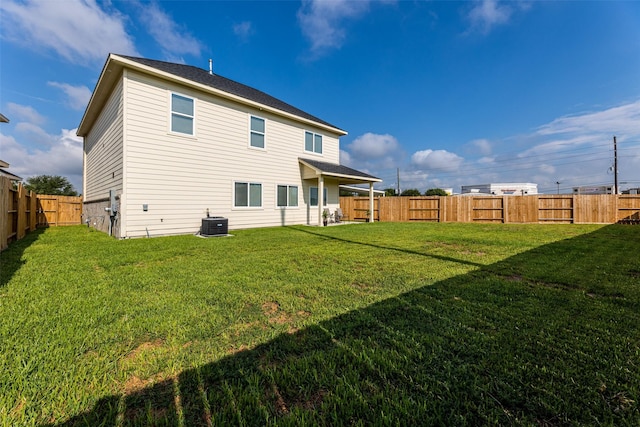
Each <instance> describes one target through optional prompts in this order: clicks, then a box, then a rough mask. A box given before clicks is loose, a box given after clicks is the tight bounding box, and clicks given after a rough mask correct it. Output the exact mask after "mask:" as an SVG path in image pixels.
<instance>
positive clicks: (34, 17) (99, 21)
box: [0, 0, 138, 64]
mask: <svg viewBox="0 0 640 427" xmlns="http://www.w3.org/2000/svg"><path fill="white" fill-rule="evenodd" d="M0 10H1V11H2V15H3V21H4V22H3V24H2V27H3V36H5V37H8V38H9V39H11V40H12V41H13V42H16V43H20V44H22V45H23V46H25V47H29V48H32V49H35V50H40V49H45V50H46V49H51V50H53V51H55V52H57V53H58V54H59V55H61V56H62V57H64V58H65V59H66V60H68V61H69V62H72V63H80V64H85V63H89V62H94V61H103V60H104V58H105V57H106V56H107V54H108V53H109V52H117V53H122V54H127V55H138V52H137V50H136V48H135V46H134V43H133V39H132V37H131V36H130V35H129V34H127V32H126V30H125V19H126V18H125V17H123V16H122V15H121V14H120V13H118V12H117V11H111V12H109V11H105V10H103V9H102V8H101V7H100V6H99V5H98V4H97V3H96V1H95V0H66V1H65V2H64V3H61V2H59V1H51V0H27V1H25V2H19V1H16V0H3V1H2V2H0Z"/></svg>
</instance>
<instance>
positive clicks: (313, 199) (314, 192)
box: [309, 187, 327, 206]
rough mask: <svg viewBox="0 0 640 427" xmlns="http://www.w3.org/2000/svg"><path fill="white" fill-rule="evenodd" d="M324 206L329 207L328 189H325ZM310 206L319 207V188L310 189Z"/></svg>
mask: <svg viewBox="0 0 640 427" xmlns="http://www.w3.org/2000/svg"><path fill="white" fill-rule="evenodd" d="M323 193H324V197H323V198H322V206H327V187H324V191H323ZM309 206H318V187H309Z"/></svg>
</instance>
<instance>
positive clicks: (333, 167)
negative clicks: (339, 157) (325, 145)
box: [300, 158, 380, 180]
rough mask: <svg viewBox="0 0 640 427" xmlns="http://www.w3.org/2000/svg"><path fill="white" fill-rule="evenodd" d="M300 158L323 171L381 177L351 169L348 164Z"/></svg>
mask: <svg viewBox="0 0 640 427" xmlns="http://www.w3.org/2000/svg"><path fill="white" fill-rule="evenodd" d="M300 160H301V161H303V162H305V163H307V164H308V165H310V166H313V167H314V168H316V169H318V170H320V171H322V172H326V173H330V174H336V175H347V176H355V177H360V178H366V179H376V180H380V178H377V177H375V176H373V175H369V174H368V173H364V172H360V171H359V170H355V169H351V168H350V167H347V166H342V165H338V164H335V163H328V162H321V161H318V160H311V159H303V158H300Z"/></svg>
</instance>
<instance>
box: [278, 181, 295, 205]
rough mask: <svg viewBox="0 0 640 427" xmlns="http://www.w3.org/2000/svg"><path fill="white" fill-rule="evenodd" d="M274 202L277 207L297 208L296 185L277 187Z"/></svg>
mask: <svg viewBox="0 0 640 427" xmlns="http://www.w3.org/2000/svg"><path fill="white" fill-rule="evenodd" d="M276 200H277V203H278V207H297V206H298V186H297V185H278V186H277V194H276Z"/></svg>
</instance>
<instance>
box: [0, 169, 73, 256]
mask: <svg viewBox="0 0 640 427" xmlns="http://www.w3.org/2000/svg"><path fill="white" fill-rule="evenodd" d="M81 223H82V197H75V196H47V195H39V194H35V193H34V192H32V191H27V190H26V189H25V188H24V187H23V186H22V184H14V183H13V181H11V180H10V179H9V178H7V177H4V176H0V251H1V250H4V249H6V248H7V246H8V245H9V243H11V242H14V241H16V240H19V239H22V238H23V237H24V236H26V235H27V233H28V232H29V231H33V230H35V229H36V227H49V226H59V225H77V224H81Z"/></svg>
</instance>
